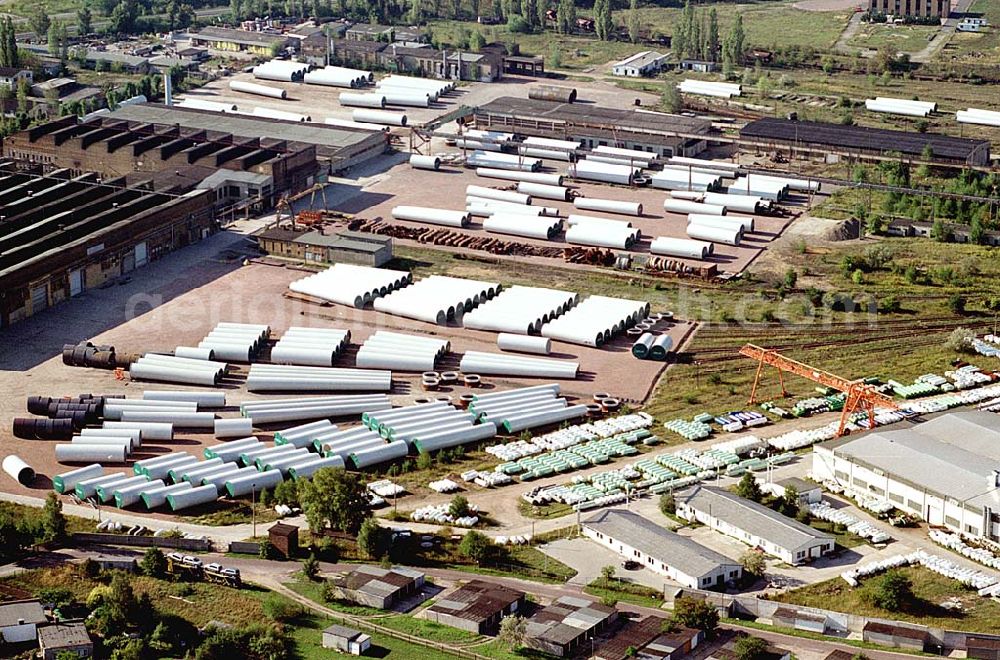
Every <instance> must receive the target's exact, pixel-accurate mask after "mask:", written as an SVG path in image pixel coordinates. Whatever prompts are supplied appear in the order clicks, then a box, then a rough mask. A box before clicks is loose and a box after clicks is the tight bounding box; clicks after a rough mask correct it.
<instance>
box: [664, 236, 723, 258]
mask: <svg viewBox="0 0 1000 660" xmlns="http://www.w3.org/2000/svg"><path fill="white" fill-rule="evenodd" d="M649 251H650V253H652V254H658V255H660V256H664V257H678V258H681V259H707V258H708V257H710V256H711V255H712V253H713V252H714V248H713V247H712V244H711V243H709V242H705V241H695V240H691V239H687V238H674V237H672V236H658V237H657V238H655V239H654V240H653V242H652V244H650V246H649Z"/></svg>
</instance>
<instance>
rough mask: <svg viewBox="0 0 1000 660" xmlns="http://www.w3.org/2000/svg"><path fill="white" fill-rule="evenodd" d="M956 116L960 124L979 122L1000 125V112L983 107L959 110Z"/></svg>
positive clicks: (986, 124)
mask: <svg viewBox="0 0 1000 660" xmlns="http://www.w3.org/2000/svg"><path fill="white" fill-rule="evenodd" d="M955 118H956V119H957V120H958V122H959V123H960V124H979V125H980V126H1000V112H997V111H996V110H983V109H981V108H969V109H968V110H959V111H958V112H957V113H956V114H955Z"/></svg>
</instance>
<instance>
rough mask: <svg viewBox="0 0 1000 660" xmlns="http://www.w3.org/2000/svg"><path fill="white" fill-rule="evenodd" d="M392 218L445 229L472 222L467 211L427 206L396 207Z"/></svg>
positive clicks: (393, 208)
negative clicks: (441, 226) (439, 226)
mask: <svg viewBox="0 0 1000 660" xmlns="http://www.w3.org/2000/svg"><path fill="white" fill-rule="evenodd" d="M392 217H393V219H394V220H409V221H410V222H423V223H425V224H430V225H443V226H445V227H465V226H466V225H468V224H469V221H470V220H471V218H470V217H469V214H468V213H467V212H465V211H452V210H449V209H435V208H430V207H427V206H394V207H392Z"/></svg>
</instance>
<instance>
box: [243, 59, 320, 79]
mask: <svg viewBox="0 0 1000 660" xmlns="http://www.w3.org/2000/svg"><path fill="white" fill-rule="evenodd" d="M308 70H309V65H308V64H303V63H302V62H291V61H289V60H271V61H269V62H264V63H263V64H258V65H257V66H255V67H254V68H253V77H254V78H257V79H258V80H276V81H279V82H295V81H298V80H302V78H303V77H305V75H306V71H308Z"/></svg>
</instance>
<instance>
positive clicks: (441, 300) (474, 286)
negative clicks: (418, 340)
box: [374, 275, 500, 325]
mask: <svg viewBox="0 0 1000 660" xmlns="http://www.w3.org/2000/svg"><path fill="white" fill-rule="evenodd" d="M499 291H500V284H498V283H496V282H480V281H476V280H466V279H462V278H458V277H446V276H444V275H432V276H430V277H427V278H424V279H423V280H420V281H419V282H417V283H416V284H413V285H412V286H408V287H406V288H405V289H400V290H398V291H394V292H392V293H391V294H389V295H388V296H385V297H384V298H378V299H377V300H375V303H374V307H375V310H376V311H379V312H385V313H386V314H394V315H396V316H402V317H405V318H410V319H416V320H418V321H426V322H428V323H436V324H437V325H444V324H445V323H447V322H448V319H449V318H456V317H461V316H462V315H463V314H464V313H466V312H468V311H470V310H472V308H474V307H476V306H477V305H479V304H480V303H482V302H485V301H486V300H489V299H490V298H492V297H493V296H495V295H496V294H497V292H499Z"/></svg>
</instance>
